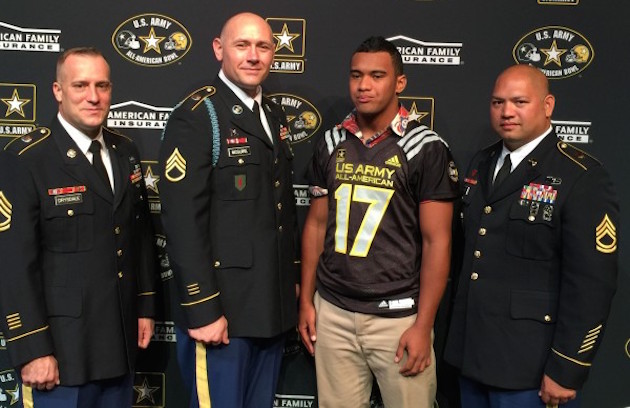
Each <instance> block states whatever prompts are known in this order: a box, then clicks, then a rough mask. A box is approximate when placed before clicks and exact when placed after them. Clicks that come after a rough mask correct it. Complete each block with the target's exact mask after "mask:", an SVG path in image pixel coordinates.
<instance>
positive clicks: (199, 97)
mask: <svg viewBox="0 0 630 408" xmlns="http://www.w3.org/2000/svg"><path fill="white" fill-rule="evenodd" d="M216 92H217V89H216V88H215V87H214V86H210V85H207V86H204V87H201V88H199V89H197V90H196V91H194V92H192V93H191V94H190V95H188V96H187V97H185V98H184V99H183V100H182V101H181V102H180V103H178V104H177V106H175V108H177V107H179V106H180V105H183V104H184V103H186V102H188V101H190V102H192V106H191V109H190V110H195V109H197V107H198V106H199V105H200V104H201V103H202V102H203V101H204V100H205V99H206V98H209V97H210V96H212V95H214V94H215V93H216Z"/></svg>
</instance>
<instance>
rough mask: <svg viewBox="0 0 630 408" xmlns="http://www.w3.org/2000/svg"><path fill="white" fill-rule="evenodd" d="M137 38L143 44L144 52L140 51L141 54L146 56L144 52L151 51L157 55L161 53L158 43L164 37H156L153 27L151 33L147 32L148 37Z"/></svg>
mask: <svg viewBox="0 0 630 408" xmlns="http://www.w3.org/2000/svg"><path fill="white" fill-rule="evenodd" d="M139 38H140V39H141V40H142V41H144V43H145V45H144V51H142V52H143V53H145V54H146V52H147V51H149V50H151V49H153V50H155V52H157V53H158V54H161V53H162V51H160V43H161V42H162V41H164V39H165V38H166V37H158V36H156V35H155V30H154V29H153V27H151V31H149V35H148V36H139Z"/></svg>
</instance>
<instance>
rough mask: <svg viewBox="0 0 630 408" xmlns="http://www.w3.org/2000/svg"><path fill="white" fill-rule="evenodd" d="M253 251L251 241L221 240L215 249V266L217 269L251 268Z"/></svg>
mask: <svg viewBox="0 0 630 408" xmlns="http://www.w3.org/2000/svg"><path fill="white" fill-rule="evenodd" d="M253 251H254V250H253V248H252V244H251V242H250V241H243V240H237V241H236V240H220V242H218V243H217V244H216V245H215V248H214V251H213V254H214V267H215V268H216V269H225V268H251V267H252V264H253V258H254V253H253Z"/></svg>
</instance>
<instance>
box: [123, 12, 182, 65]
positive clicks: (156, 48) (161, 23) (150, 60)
mask: <svg viewBox="0 0 630 408" xmlns="http://www.w3.org/2000/svg"><path fill="white" fill-rule="evenodd" d="M112 46H113V47H114V49H115V50H116V51H117V52H118V53H119V54H120V55H121V56H122V57H123V58H125V59H126V60H128V61H131V62H133V63H134V64H138V65H143V66H146V67H160V66H164V65H169V64H172V63H174V62H176V61H179V60H181V59H182V58H183V57H184V56H185V55H186V54H187V53H188V51H189V50H190V47H192V37H191V36H190V33H189V32H188V30H186V27H184V26H183V25H182V24H180V23H179V22H178V21H177V20H175V19H174V18H171V17H169V16H165V15H161V14H151V13H149V14H140V15H137V16H133V17H131V18H129V19H127V20H125V21H123V22H122V23H121V24H120V25H119V26H118V28H116V30H115V31H114V33H113V34H112Z"/></svg>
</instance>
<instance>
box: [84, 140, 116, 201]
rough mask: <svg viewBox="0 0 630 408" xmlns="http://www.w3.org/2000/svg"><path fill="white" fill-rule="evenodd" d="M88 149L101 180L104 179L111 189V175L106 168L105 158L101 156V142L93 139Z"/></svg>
mask: <svg viewBox="0 0 630 408" xmlns="http://www.w3.org/2000/svg"><path fill="white" fill-rule="evenodd" d="M88 150H89V151H90V152H91V153H92V167H94V170H96V172H97V173H98V175H99V177H100V178H101V180H103V181H104V182H105V184H106V185H107V187H108V188H109V189H110V190H111V189H112V185H111V184H110V183H109V176H108V175H107V170H106V169H105V165H104V164H103V158H102V157H101V144H100V142H99V141H98V140H92V144H91V145H90V148H89V149H88Z"/></svg>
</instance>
